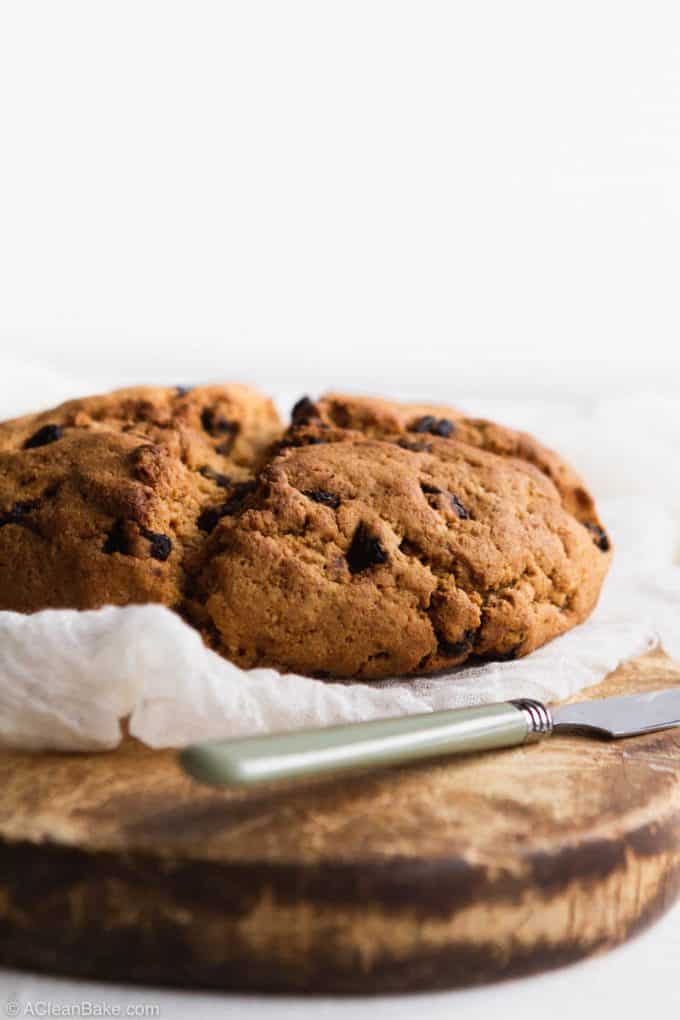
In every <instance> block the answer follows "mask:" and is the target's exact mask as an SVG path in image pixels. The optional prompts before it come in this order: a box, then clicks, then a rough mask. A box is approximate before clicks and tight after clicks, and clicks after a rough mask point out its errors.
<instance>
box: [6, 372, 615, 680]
mask: <svg viewBox="0 0 680 1020" xmlns="http://www.w3.org/2000/svg"><path fill="white" fill-rule="evenodd" d="M294 419H295V423H294V425H293V426H292V427H291V428H290V429H289V430H288V432H287V433H286V435H285V436H284V438H283V439H282V440H279V441H278V442H277V441H276V440H277V439H278V437H280V434H281V429H280V425H279V421H278V418H277V416H276V412H275V410H274V408H273V405H272V404H271V401H269V400H268V399H267V398H265V397H262V396H261V395H260V394H258V393H257V392H256V391H254V390H251V389H249V388H248V387H243V386H237V385H229V386H210V387H198V388H196V389H194V390H191V391H184V390H180V389H177V388H174V389H167V388H154V387H138V388H135V389H129V390H122V391H117V392H115V393H112V394H106V395H103V396H96V397H89V398H84V399H82V400H76V401H69V402H68V403H66V404H62V405H60V406H59V407H57V408H54V409H53V410H51V411H47V412H44V413H42V414H38V415H29V416H26V417H24V418H19V419H15V420H13V421H10V422H6V423H4V424H0V609H14V610H19V611H22V612H32V611H36V610H39V609H44V608H48V607H75V608H78V609H88V608H96V607H98V606H101V605H104V604H106V603H114V604H121V605H124V604H127V603H134V602H160V603H163V604H165V605H168V606H171V607H173V608H176V609H178V610H179V611H181V612H182V613H183V614H184V615H185V616H188V617H189V619H190V620H191V621H192V622H193V623H194V624H195V625H196V626H198V627H199V628H200V629H201V631H202V633H203V634H204V636H205V638H206V640H207V641H208V642H209V643H210V644H211V645H212V646H213V647H215V648H216V649H217V650H218V651H220V652H221V653H223V654H225V655H226V656H228V657H229V658H231V659H233V660H234V661H236V662H238V663H240V664H241V665H244V666H257V665H270V666H274V667H276V668H279V669H282V670H295V671H298V672H302V673H310V674H315V675H331V676H347V677H355V676H356V677H367V678H380V677H386V676H394V675H397V674H409V673H416V672H428V671H432V670H436V669H439V668H442V667H445V666H451V665H456V664H459V663H462V662H464V661H466V660H467V659H469V658H470V657H472V656H477V657H480V656H481V657H494V658H499V657H500V658H502V657H508V656H520V655H525V654H527V653H528V652H530V651H532V650H533V649H534V648H537V647H538V646H539V645H541V644H543V643H544V642H545V641H548V640H550V639H551V638H552V637H555V636H556V635H557V634H560V633H563V632H564V631H565V630H567V629H568V628H569V627H571V626H574V624H576V623H579V622H580V621H581V620H583V619H585V617H586V616H587V615H588V613H589V612H590V610H591V609H592V607H593V605H594V604H595V602H596V600H597V597H598V594H599V590H600V586H601V583H602V580H603V578H604V575H605V573H606V569H607V565H608V562H609V558H610V557H609V539H608V537H607V536H606V534H605V532H604V530H603V529H602V527H601V525H600V522H599V520H598V519H597V516H596V513H595V508H594V504H593V502H592V499H591V497H590V496H589V495H588V493H587V492H586V490H585V488H584V487H583V485H582V483H581V481H580V479H579V478H578V477H577V476H576V475H575V473H574V472H573V471H572V470H571V469H570V468H569V467H568V466H567V465H565V464H564V463H563V462H562V461H561V459H560V458H559V457H558V456H557V455H556V454H554V453H552V452H551V451H548V450H546V449H545V448H544V447H542V446H541V444H540V443H538V442H537V441H536V440H534V439H533V438H532V437H530V436H528V435H525V434H523V433H518V432H514V431H513V430H511V429H506V428H503V427H501V426H498V425H494V424H493V423H490V422H483V421H478V420H475V419H469V418H464V417H463V416H462V415H461V414H460V412H458V411H455V410H453V409H451V408H447V407H442V406H438V405H437V406H433V405H413V404H408V405H407V404H396V403H394V402H390V401H385V400H380V399H378V398H361V397H346V396H342V395H340V394H328V395H327V396H325V397H322V398H320V400H318V401H316V402H315V403H314V404H312V402H311V401H309V400H307V399H305V400H304V401H302V402H300V403H299V404H298V405H296V409H295V412H294ZM272 450H273V452H272ZM263 465H264V467H263ZM258 472H259V474H258Z"/></svg>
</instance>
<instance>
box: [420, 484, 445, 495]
mask: <svg viewBox="0 0 680 1020" xmlns="http://www.w3.org/2000/svg"><path fill="white" fill-rule="evenodd" d="M420 488H421V489H422V490H423V492H425V493H427V494H428V495H430V496H436V495H438V493H440V492H441V491H442V490H441V489H438V488H437V486H436V485H429V484H428V483H427V482H421V483H420Z"/></svg>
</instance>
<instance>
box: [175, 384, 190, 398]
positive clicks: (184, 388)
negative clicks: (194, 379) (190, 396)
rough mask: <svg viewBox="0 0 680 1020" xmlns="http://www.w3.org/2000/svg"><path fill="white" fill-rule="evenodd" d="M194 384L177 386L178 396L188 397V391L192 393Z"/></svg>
mask: <svg viewBox="0 0 680 1020" xmlns="http://www.w3.org/2000/svg"><path fill="white" fill-rule="evenodd" d="M192 390H193V386H175V393H176V395H177V396H178V397H186V395H187V393H191V391H192Z"/></svg>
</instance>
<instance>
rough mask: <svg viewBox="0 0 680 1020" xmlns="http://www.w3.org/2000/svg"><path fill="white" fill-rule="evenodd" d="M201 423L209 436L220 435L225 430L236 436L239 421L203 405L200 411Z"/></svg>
mask: <svg viewBox="0 0 680 1020" xmlns="http://www.w3.org/2000/svg"><path fill="white" fill-rule="evenodd" d="M201 425H202V426H203V428H204V429H205V431H206V432H209V433H210V435H211V436H221V435H223V434H224V433H225V432H229V433H230V434H231V435H233V436H236V434H237V432H238V431H239V428H240V426H239V423H238V422H237V421H231V420H230V419H229V418H225V417H224V416H223V415H221V414H217V413H216V412H215V410H214V408H212V407H204V408H203V410H202V411H201Z"/></svg>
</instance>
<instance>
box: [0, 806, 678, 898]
mask: <svg viewBox="0 0 680 1020" xmlns="http://www.w3.org/2000/svg"><path fill="white" fill-rule="evenodd" d="M46 851H47V852H46ZM627 851H632V852H633V853H634V854H635V856H636V857H637V858H648V857H655V856H658V855H661V854H664V853H674V852H678V853H680V812H677V813H675V814H673V815H672V816H669V817H667V818H665V819H663V820H661V821H654V822H650V823H648V824H647V825H644V826H642V827H640V828H639V829H635V830H633V831H631V832H629V833H626V834H625V835H624V836H623V837H622V838H619V839H617V840H613V839H612V840H606V839H584V840H582V841H581V842H579V843H575V844H574V845H573V846H566V847H565V846H561V847H558V848H557V850H556V851H555V853H548V852H538V853H537V852H534V853H525V854H521V851H520V854H521V859H522V864H523V865H524V869H525V870H524V871H523V873H522V874H521V876H515V875H511V874H500V875H498V877H496V878H494V879H489V873H488V871H487V869H486V868H485V867H484V866H482V865H471V864H468V863H467V862H465V861H464V860H462V859H461V858H446V857H444V858H440V857H433V858H431V859H421V860H413V859H411V858H409V857H403V856H399V855H394V856H390V857H385V858H375V857H374V858H364V859H358V860H355V861H352V862H351V863H349V862H348V863H345V862H341V861H320V862H318V863H311V862H302V863H299V864H294V863H285V862H271V861H257V860H252V861H249V862H235V861H228V860H227V861H219V862H218V861H213V860H208V859H199V858H182V859H179V858H176V857H173V856H172V855H171V854H168V855H163V856H161V855H156V854H153V853H148V852H139V851H133V850H130V851H121V852H113V851H108V850H101V851H95V850H92V851H89V850H84V849H82V848H79V847H69V846H65V845H61V844H58V843H49V842H43V843H39V844H36V843H31V842H23V841H19V842H8V841H5V840H3V839H2V838H0V887H2V886H3V885H5V886H9V887H11V888H12V890H13V895H14V897H15V900H14V902H15V903H16V904H17V905H18V906H20V908H21V909H23V910H30V909H31V908H33V907H34V906H36V905H37V904H40V903H45V901H46V898H47V900H51V898H52V897H53V896H54V894H55V893H57V894H58V892H59V890H60V889H61V888H62V887H64V886H68V885H70V884H71V883H74V882H78V881H81V882H82V881H92V880H100V881H104V880H107V879H116V880H117V881H120V882H124V883H127V884H128V885H129V886H130V887H131V888H134V887H135V886H139V887H141V888H144V889H149V888H153V887H157V888H158V889H159V891H161V890H165V891H167V890H168V888H171V889H172V893H173V896H174V898H175V899H176V900H177V902H178V903H179V904H180V905H182V906H185V907H186V906H191V905H192V904H201V903H204V904H206V905H208V906H214V905H215V904H222V905H224V907H225V908H228V909H229V910H230V911H232V912H236V913H245V912H247V911H248V910H249V909H250V908H251V907H252V905H253V904H254V903H255V902H256V900H257V898H258V895H259V893H260V892H261V890H262V889H263V888H266V889H268V890H270V892H271V894H272V896H273V897H274V898H275V899H276V901H277V902H278V903H281V904H283V905H286V904H293V903H298V902H300V900H305V901H308V902H312V903H314V904H318V905H319V906H333V905H342V906H354V905H359V906H362V905H365V904H366V903H367V902H370V903H371V904H372V905H374V906H378V907H380V908H381V909H382V910H384V911H385V912H386V913H389V912H399V911H402V910H409V911H410V912H412V913H413V914H414V915H415V916H422V917H425V918H446V917H450V916H452V915H453V914H455V913H456V912H458V911H460V910H464V909H465V908H466V907H468V906H470V905H471V904H472V903H480V902H484V901H492V902H494V903H503V902H505V903H516V902H518V901H519V899H520V898H521V896H522V895H523V894H524V893H525V892H526V890H527V888H532V889H535V890H537V891H539V892H541V893H545V894H547V895H550V896H554V895H557V894H558V893H560V892H562V891H564V890H566V889H567V887H568V886H569V885H570V883H572V882H574V881H577V882H579V883H581V884H583V883H587V882H596V881H603V880H605V879H607V878H608V877H609V876H611V875H612V874H614V873H615V872H616V871H619V870H621V869H622V868H625V867H626V855H627ZM494 870H496V871H497V869H496V868H494ZM414 890H415V894H414Z"/></svg>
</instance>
